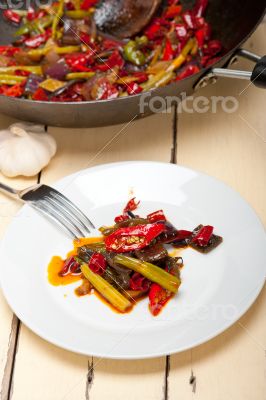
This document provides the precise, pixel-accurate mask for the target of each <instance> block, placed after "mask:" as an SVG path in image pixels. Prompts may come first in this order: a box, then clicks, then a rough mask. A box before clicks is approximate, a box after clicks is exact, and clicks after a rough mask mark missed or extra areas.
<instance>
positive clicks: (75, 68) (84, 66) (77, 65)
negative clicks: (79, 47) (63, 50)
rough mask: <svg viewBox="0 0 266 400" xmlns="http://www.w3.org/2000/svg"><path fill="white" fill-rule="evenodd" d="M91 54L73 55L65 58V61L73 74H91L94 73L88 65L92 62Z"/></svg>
mask: <svg viewBox="0 0 266 400" xmlns="http://www.w3.org/2000/svg"><path fill="white" fill-rule="evenodd" d="M91 57H92V55H91V53H73V54H67V55H66V56H65V61H66V63H67V65H68V66H69V68H71V71H72V72H89V71H92V69H91V68H89V67H88V63H89V61H90V60H91Z"/></svg>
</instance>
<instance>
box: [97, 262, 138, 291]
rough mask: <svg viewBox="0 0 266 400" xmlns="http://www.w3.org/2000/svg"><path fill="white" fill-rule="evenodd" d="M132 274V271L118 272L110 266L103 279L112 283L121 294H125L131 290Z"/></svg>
mask: <svg viewBox="0 0 266 400" xmlns="http://www.w3.org/2000/svg"><path fill="white" fill-rule="evenodd" d="M130 273H131V270H130V269H127V271H123V272H121V271H120V272H118V271H116V270H115V269H114V268H112V267H109V266H108V267H107V268H106V270H105V272H104V274H103V278H104V279H105V280H107V282H109V283H111V285H112V286H114V287H115V288H116V289H117V290H118V291H119V292H123V291H124V290H128V289H129V280H130Z"/></svg>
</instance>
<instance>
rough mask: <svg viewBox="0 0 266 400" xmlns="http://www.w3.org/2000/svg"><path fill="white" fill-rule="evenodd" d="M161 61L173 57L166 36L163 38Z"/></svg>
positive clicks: (172, 51)
mask: <svg viewBox="0 0 266 400" xmlns="http://www.w3.org/2000/svg"><path fill="white" fill-rule="evenodd" d="M162 58H163V61H169V60H172V59H173V58H174V50H173V48H172V45H171V42H170V40H169V39H168V38H166V40H165V46H164V51H163V57H162Z"/></svg>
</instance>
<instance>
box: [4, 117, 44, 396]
mask: <svg viewBox="0 0 266 400" xmlns="http://www.w3.org/2000/svg"><path fill="white" fill-rule="evenodd" d="M14 122H16V121H15V120H14V119H12V118H9V117H6V116H4V115H1V116H0V129H5V128H7V127H8V126H9V125H10V124H12V123H14ZM36 179H37V178H36V177H33V178H23V177H20V178H13V179H8V178H6V177H4V176H3V175H2V174H1V173H0V181H1V182H3V183H6V184H10V185H11V186H14V187H16V188H23V187H27V185H28V186H30V185H32V184H33V183H34V182H36ZM20 207H21V204H20V203H19V202H17V201H16V200H14V199H12V198H10V197H8V196H6V195H4V194H3V193H0V240H1V238H2V237H3V235H4V232H5V230H6V228H7V226H8V224H9V223H10V221H11V219H12V218H13V217H14V215H15V214H16V213H17V211H18V210H19V208H20ZM0 315H1V329H0V382H1V383H0V385H1V386H0V398H1V399H2V400H6V399H7V396H8V392H9V382H10V374H11V371H12V367H13V357H14V351H15V348H16V343H17V336H18V329H19V322H18V319H17V317H16V316H14V315H13V313H12V311H11V310H10V308H9V307H8V305H7V303H6V301H5V299H4V297H3V295H2V292H1V291H0Z"/></svg>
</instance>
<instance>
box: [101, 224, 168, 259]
mask: <svg viewBox="0 0 266 400" xmlns="http://www.w3.org/2000/svg"><path fill="white" fill-rule="evenodd" d="M164 231H165V226H164V224H159V223H157V224H147V225H137V226H129V227H127V228H120V229H118V230H116V231H115V232H114V233H112V234H111V235H109V236H107V237H106V238H105V245H106V249H107V250H109V251H114V252H116V253H125V252H127V251H132V250H139V249H142V248H143V247H145V246H147V245H148V244H150V243H151V241H152V240H153V239H155V238H156V237H157V236H158V235H160V233H162V232H164Z"/></svg>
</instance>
